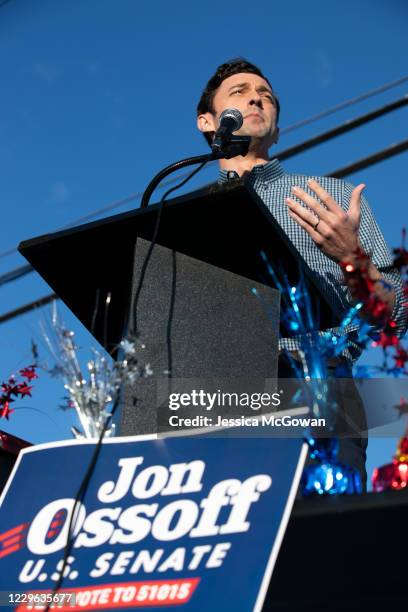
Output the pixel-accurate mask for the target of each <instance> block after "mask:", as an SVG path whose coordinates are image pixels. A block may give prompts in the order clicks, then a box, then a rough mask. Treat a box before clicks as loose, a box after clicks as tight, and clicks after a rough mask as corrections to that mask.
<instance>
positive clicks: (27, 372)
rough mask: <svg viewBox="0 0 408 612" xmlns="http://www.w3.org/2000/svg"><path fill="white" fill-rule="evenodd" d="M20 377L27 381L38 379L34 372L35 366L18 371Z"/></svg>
mask: <svg viewBox="0 0 408 612" xmlns="http://www.w3.org/2000/svg"><path fill="white" fill-rule="evenodd" d="M20 375H21V376H23V377H24V378H26V379H27V380H33V379H34V378H38V376H37V374H36V372H35V366H33V365H32V366H28V367H27V368H23V369H22V370H20Z"/></svg>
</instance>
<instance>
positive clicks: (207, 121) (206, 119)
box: [197, 113, 216, 132]
mask: <svg viewBox="0 0 408 612" xmlns="http://www.w3.org/2000/svg"><path fill="white" fill-rule="evenodd" d="M197 127H198V129H199V130H200V132H215V131H216V127H215V122H214V117H213V116H212V114H211V113H203V114H202V115H198V117H197Z"/></svg>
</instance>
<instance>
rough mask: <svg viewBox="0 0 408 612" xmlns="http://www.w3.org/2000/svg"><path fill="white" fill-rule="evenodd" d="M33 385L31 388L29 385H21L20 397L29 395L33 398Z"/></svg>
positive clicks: (19, 387)
mask: <svg viewBox="0 0 408 612" xmlns="http://www.w3.org/2000/svg"><path fill="white" fill-rule="evenodd" d="M32 388H33V387H32V385H31V386H29V385H27V383H20V384H19V385H18V387H17V389H18V393H19V395H21V397H25V396H26V395H28V396H29V397H31V393H30V391H31V389H32Z"/></svg>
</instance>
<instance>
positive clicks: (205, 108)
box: [197, 57, 280, 146]
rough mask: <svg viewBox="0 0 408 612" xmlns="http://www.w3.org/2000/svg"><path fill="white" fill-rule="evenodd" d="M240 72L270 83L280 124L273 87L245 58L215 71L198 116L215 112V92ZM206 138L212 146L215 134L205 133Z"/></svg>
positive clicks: (202, 98)
mask: <svg viewBox="0 0 408 612" xmlns="http://www.w3.org/2000/svg"><path fill="white" fill-rule="evenodd" d="M240 72H249V73H251V74H257V75H258V76H260V77H261V78H262V79H265V81H266V82H267V83H268V85H269V86H270V88H271V89H272V93H273V97H274V100H275V104H276V122H278V120H279V113H280V104H279V100H278V97H277V95H276V94H275V92H274V91H273V87H272V85H271V84H270V82H269V80H268V79H267V78H266V76H265V75H264V74H263V73H262V71H261V70H260V69H259V68H258V66H255V64H251V63H250V62H248V61H247V60H246V59H244V58H243V57H238V58H236V59H232V60H230V61H229V62H225V64H221V65H220V66H218V68H217V70H216V71H215V73H214V74H213V76H212V77H211V78H210V80H209V81H208V83H207V85H206V86H205V89H204V91H203V93H202V94H201V98H200V101H199V103H198V105H197V116H198V115H202V114H204V113H213V112H214V111H213V101H214V96H215V92H216V91H217V89H218V88H219V86H220V85H221V83H222V82H223V81H225V79H227V78H228V77H230V76H233V75H234V74H239V73H240ZM204 138H205V139H206V141H207V142H208V144H209V145H210V146H211V143H212V138H213V132H204Z"/></svg>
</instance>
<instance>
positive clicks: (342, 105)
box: [281, 76, 408, 134]
mask: <svg viewBox="0 0 408 612" xmlns="http://www.w3.org/2000/svg"><path fill="white" fill-rule="evenodd" d="M406 81H408V76H404V77H401V78H400V79H397V80H396V81H391V82H390V83H386V84H385V85H381V87H376V88H375V89H370V90H369V91H367V92H366V93H363V94H361V95H360V96H356V97H355V98H350V99H349V100H345V101H344V102H340V104H336V106H332V107H331V108H328V109H327V110H325V111H322V112H321V113H317V114H316V115H312V116H311V117H308V118H307V119H302V120H301V121H298V122H297V123H292V125H290V126H289V127H287V128H284V129H283V130H281V134H287V133H288V132H292V131H293V130H297V129H299V128H301V127H303V126H304V125H308V124H309V123H313V122H314V121H318V120H319V119H323V117H327V116H328V115H332V114H333V113H337V112H338V111H340V110H343V108H347V107H349V106H352V105H353V104H357V102H361V101H362V100H367V99H368V98H371V97H372V96H376V95H377V94H379V93H383V92H384V91H387V90H388V89H392V88H393V87H397V86H398V85H401V84H402V83H405V82H406Z"/></svg>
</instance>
